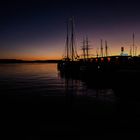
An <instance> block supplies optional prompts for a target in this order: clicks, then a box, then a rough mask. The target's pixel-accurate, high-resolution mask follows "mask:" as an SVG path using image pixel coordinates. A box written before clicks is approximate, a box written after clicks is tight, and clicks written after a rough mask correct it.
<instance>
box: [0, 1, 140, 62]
mask: <svg viewBox="0 0 140 140" xmlns="http://www.w3.org/2000/svg"><path fill="white" fill-rule="evenodd" d="M139 7H140V4H139V2H138V1H135V0H132V1H129V0H127V1H124V0H121V1H120V0H116V1H115V0H113V1H108V0H106V1H105V0H92V1H90V0H85V1H84V0H83V1H82V0H81V1H80V0H28V1H27V0H11V1H10V0H1V1H0V59H5V58H8V59H24V60H36V59H41V60H44V59H61V58H62V56H63V54H64V50H65V42H66V41H65V40H66V21H67V19H68V18H70V17H72V16H73V17H74V19H75V37H76V48H77V51H78V54H79V55H81V48H80V46H81V45H82V43H81V42H82V39H83V37H84V36H88V38H89V44H90V47H91V48H92V49H91V50H90V53H91V55H95V54H96V51H97V49H98V48H99V47H100V39H102V40H103V42H104V41H105V40H107V41H108V47H109V54H110V55H117V54H118V55H119V54H120V48H121V47H124V48H125V52H126V53H128V54H129V50H130V46H131V45H132V34H133V33H135V45H136V46H137V54H140V48H139V46H140V8H139Z"/></svg>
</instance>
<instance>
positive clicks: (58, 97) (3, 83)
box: [0, 63, 140, 139]
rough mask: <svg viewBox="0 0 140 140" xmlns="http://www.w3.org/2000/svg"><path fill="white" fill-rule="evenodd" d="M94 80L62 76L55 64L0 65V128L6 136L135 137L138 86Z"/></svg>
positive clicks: (139, 103)
mask: <svg viewBox="0 0 140 140" xmlns="http://www.w3.org/2000/svg"><path fill="white" fill-rule="evenodd" d="M96 80H97V79H94V78H93V79H90V80H89V81H88V80H81V79H79V78H72V77H69V78H65V76H62V75H61V74H60V73H59V72H58V71H57V64H44V63H42V64H41V63H28V64H26V63H25V64H1V65H0V101H1V133H2V134H4V137H5V139H6V138H7V137H9V136H10V138H14V139H15V138H17V139H47V138H48V137H56V138H60V137H61V138H62V137H65V138H74V137H78V138H80V137H82V138H83V137H84V138H86V139H87V138H90V137H92V138H94V139H95V138H96V139H100V138H101V139H119V138H127V137H131V138H133V139H136V138H138V137H139V134H140V129H139V128H140V100H139V96H136V95H138V94H139V90H138V89H139V87H138V85H137V84H136V86H132V88H130V89H129V86H130V85H132V84H130V85H128V84H127V85H126V84H125V83H126V82H125V81H124V82H122V79H121V81H118V82H115V83H114V85H115V86H114V85H113V84H107V81H106V80H104V79H101V80H99V79H98V82H96ZM103 80H104V81H103ZM127 81H128V80H127ZM112 82H114V81H112ZM117 83H118V84H117ZM119 83H121V84H120V85H119ZM122 84H124V85H123V86H122ZM132 92H135V93H136V92H137V94H135V96H132V98H131V96H130V95H133V93H132ZM120 94H124V96H120ZM127 94H129V98H127V96H126V95H127ZM118 95H119V96H118Z"/></svg>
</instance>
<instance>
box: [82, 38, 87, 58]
mask: <svg viewBox="0 0 140 140" xmlns="http://www.w3.org/2000/svg"><path fill="white" fill-rule="evenodd" d="M82 50H83V57H84V60H85V59H86V52H85V50H86V48H85V39H84V38H83V46H82Z"/></svg>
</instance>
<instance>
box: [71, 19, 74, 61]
mask: <svg viewBox="0 0 140 140" xmlns="http://www.w3.org/2000/svg"><path fill="white" fill-rule="evenodd" d="M73 20H74V19H73V18H72V19H71V51H72V52H71V59H72V61H73V60H74V27H73V24H74V21H73Z"/></svg>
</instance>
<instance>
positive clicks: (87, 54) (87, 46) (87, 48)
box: [86, 37, 89, 59]
mask: <svg viewBox="0 0 140 140" xmlns="http://www.w3.org/2000/svg"><path fill="white" fill-rule="evenodd" d="M88 51H89V44H88V37H86V57H87V59H88V57H89V52H88Z"/></svg>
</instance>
